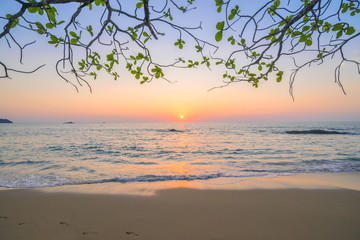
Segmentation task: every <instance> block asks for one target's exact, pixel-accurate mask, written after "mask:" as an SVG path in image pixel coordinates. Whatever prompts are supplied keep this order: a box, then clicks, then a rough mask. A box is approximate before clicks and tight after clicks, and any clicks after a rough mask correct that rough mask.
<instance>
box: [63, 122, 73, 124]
mask: <svg viewBox="0 0 360 240" xmlns="http://www.w3.org/2000/svg"><path fill="white" fill-rule="evenodd" d="M73 123H74V122H64V124H73Z"/></svg>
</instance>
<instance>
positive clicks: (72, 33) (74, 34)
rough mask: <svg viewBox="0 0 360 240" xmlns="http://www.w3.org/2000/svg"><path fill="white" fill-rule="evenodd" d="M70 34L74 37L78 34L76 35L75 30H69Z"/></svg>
mask: <svg viewBox="0 0 360 240" xmlns="http://www.w3.org/2000/svg"><path fill="white" fill-rule="evenodd" d="M70 35H71V36H72V37H74V38H77V37H78V36H77V34H76V33H75V32H72V31H71V32H70Z"/></svg>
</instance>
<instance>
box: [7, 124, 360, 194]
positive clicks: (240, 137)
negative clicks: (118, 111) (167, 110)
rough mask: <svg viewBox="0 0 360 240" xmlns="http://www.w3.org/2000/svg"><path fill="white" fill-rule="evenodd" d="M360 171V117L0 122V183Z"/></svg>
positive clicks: (53, 183) (29, 184) (50, 184)
mask: <svg viewBox="0 0 360 240" xmlns="http://www.w3.org/2000/svg"><path fill="white" fill-rule="evenodd" d="M353 171H360V122H302V123H295V122H291V123H290V122H289V123H284V122H282V123H280V122H278V123H269V122H267V123H265V122H212V123H208V122H196V123H190V122H174V123H72V124H71V123H69V124H65V123H61V124H54V123H53V124H20V123H19V124H0V187H6V188H34V187H53V186H60V185H81V184H97V183H107V182H113V183H118V184H126V183H137V182H160V181H209V182H211V183H214V184H216V183H217V182H226V181H227V180H229V181H230V179H231V181H236V180H239V181H243V180H246V179H249V178H253V177H276V176H283V175H296V174H301V173H323V172H325V173H331V172H353Z"/></svg>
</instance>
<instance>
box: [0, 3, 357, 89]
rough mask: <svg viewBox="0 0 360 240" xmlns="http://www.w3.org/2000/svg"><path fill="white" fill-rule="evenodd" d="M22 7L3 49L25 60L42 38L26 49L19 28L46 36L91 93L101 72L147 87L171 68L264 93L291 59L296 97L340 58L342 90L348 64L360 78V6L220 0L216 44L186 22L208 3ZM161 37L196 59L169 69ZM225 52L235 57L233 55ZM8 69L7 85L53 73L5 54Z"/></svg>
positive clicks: (69, 73) (6, 19)
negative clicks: (210, 71) (312, 71)
mask: <svg viewBox="0 0 360 240" xmlns="http://www.w3.org/2000/svg"><path fill="white" fill-rule="evenodd" d="M15 2H16V4H17V6H18V10H17V11H16V12H15V13H7V14H6V15H5V16H0V22H1V24H2V26H3V30H2V31H1V32H0V44H1V42H6V44H7V45H8V46H9V47H11V45H13V44H15V45H16V46H17V47H18V48H19V49H20V62H21V63H22V55H23V51H24V49H25V47H27V46H29V45H31V44H34V43H35V41H30V42H26V43H25V44H22V43H20V42H21V41H22V39H20V38H19V37H17V32H18V31H19V29H21V30H22V31H27V32H29V33H30V32H33V33H35V34H37V35H40V36H41V37H44V38H46V39H47V41H48V43H49V44H51V45H53V46H54V47H61V48H62V50H63V51H62V55H61V56H60V59H59V60H58V62H57V63H56V71H57V73H58V75H59V76H60V77H61V78H63V79H64V80H65V81H66V82H68V83H70V84H71V85H73V86H74V87H75V88H76V89H78V86H82V85H83V84H86V85H87V86H89V88H90V90H91V87H90V84H89V82H88V81H89V80H88V79H89V77H90V78H94V79H96V78H97V76H98V73H99V71H104V72H106V73H108V74H110V75H111V76H112V77H113V78H114V79H115V80H116V79H118V78H119V77H120V76H119V68H120V69H121V68H122V67H123V68H124V69H126V70H127V71H129V72H130V73H131V74H132V75H133V76H134V78H135V79H137V80H138V81H139V83H140V84H143V83H145V82H150V81H152V80H153V79H160V78H162V79H165V80H166V78H165V71H164V69H166V68H169V67H179V68H197V67H199V66H200V65H204V66H205V67H207V68H212V67H213V66H216V65H218V66H220V67H223V69H224V74H223V76H222V77H223V85H222V86H227V85H229V84H231V83H234V82H241V81H245V82H249V83H251V84H252V85H253V86H254V87H258V85H259V83H261V81H266V80H268V79H269V78H270V76H271V75H273V76H274V77H275V79H276V81H277V82H280V81H282V79H283V76H284V71H285V70H284V69H282V67H281V66H280V65H281V64H279V61H280V60H281V59H283V58H291V59H292V60H293V63H294V69H293V70H292V72H291V74H290V93H291V95H292V89H293V88H292V86H293V83H294V80H295V78H296V75H297V73H298V72H299V71H300V70H301V69H303V68H304V67H306V66H310V65H312V64H321V63H323V62H324V61H326V60H328V59H332V58H334V57H335V56H338V57H337V59H339V60H338V63H337V67H336V68H335V69H334V73H335V82H336V83H338V84H339V85H340V87H341V88H342V85H341V82H340V70H341V66H342V65H343V63H344V62H349V63H352V64H355V65H356V67H357V70H358V72H359V74H360V64H359V62H358V61H357V60H355V59H350V58H348V57H347V55H346V49H345V46H347V45H349V43H350V42H351V41H353V40H354V39H357V38H358V37H359V35H360V31H359V25H360V21H359V19H360V18H359V16H360V15H359V13H360V2H359V0H322V1H321V0H287V1H285V0H264V1H259V3H261V4H259V5H258V6H257V8H256V9H255V10H253V11H251V10H248V9H247V7H246V6H244V4H243V5H240V3H241V1H235V0H215V1H214V2H212V3H211V4H214V6H215V11H214V12H209V13H208V15H209V16H214V18H216V19H217V23H216V24H215V26H213V29H214V31H215V36H214V37H213V38H211V39H203V38H202V37H201V36H202V33H203V32H202V23H201V22H200V23H198V25H196V26H190V27H189V26H184V24H182V22H183V20H184V19H186V17H187V15H186V14H188V13H189V12H193V11H198V9H199V8H208V7H207V6H205V2H204V1H200V0H187V1H186V0H136V1H125V0H42V1H40V0H14V4H15ZM245 2H246V1H243V3H245ZM206 3H207V2H206ZM207 4H208V3H207ZM63 6H66V7H67V8H66V12H64V11H60V8H61V7H63ZM211 9H212V8H209V11H211ZM206 21H208V20H207V19H204V22H206ZM356 24H357V25H356ZM174 36H175V38H174ZM160 38H162V39H168V41H172V43H171V44H170V45H172V44H173V46H175V47H176V48H178V49H179V50H183V49H184V48H185V47H187V48H188V49H192V52H193V54H191V57H190V58H184V57H179V56H172V57H173V60H172V61H171V62H167V63H165V64H164V63H161V62H160V61H158V60H156V58H155V57H154V54H156V51H155V52H154V50H152V42H154V41H156V40H158V39H160ZM34 39H36V36H34ZM174 39H175V40H174ZM222 49H230V52H229V51H228V52H227V53H224V51H222ZM219 52H220V53H219ZM225 52H226V51H225ZM0 65H1V67H2V68H3V71H2V72H3V74H2V75H1V76H0V77H1V78H8V77H9V72H23V73H31V72H34V71H36V70H38V69H39V68H41V67H42V66H43V65H42V66H39V67H38V68H36V69H34V70H33V71H30V72H25V71H22V70H21V69H15V68H12V67H10V66H8V64H7V62H6V60H4V56H0ZM117 65H119V66H117ZM222 86H221V87H222ZM342 89H343V88H342ZM343 90H344V89H343Z"/></svg>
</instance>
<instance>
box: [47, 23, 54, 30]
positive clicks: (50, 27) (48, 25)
mask: <svg viewBox="0 0 360 240" xmlns="http://www.w3.org/2000/svg"><path fill="white" fill-rule="evenodd" d="M46 28H48V29H53V28H54V25H52V24H51V23H47V24H46Z"/></svg>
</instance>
